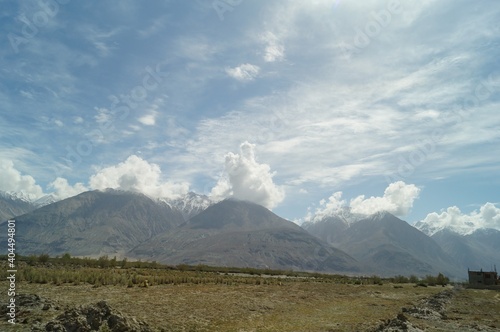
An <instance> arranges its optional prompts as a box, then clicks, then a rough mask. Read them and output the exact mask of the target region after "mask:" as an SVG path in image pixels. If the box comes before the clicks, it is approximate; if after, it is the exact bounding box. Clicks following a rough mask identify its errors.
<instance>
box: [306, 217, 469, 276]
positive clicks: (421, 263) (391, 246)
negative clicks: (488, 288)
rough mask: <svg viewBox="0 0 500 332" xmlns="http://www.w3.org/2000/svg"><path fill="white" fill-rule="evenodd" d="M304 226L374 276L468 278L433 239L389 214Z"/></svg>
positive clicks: (333, 219) (338, 219) (324, 221)
mask: <svg viewBox="0 0 500 332" xmlns="http://www.w3.org/2000/svg"><path fill="white" fill-rule="evenodd" d="M304 227H305V228H306V229H307V230H308V231H309V232H310V233H311V234H313V235H316V236H318V237H320V238H322V239H325V240H327V241H329V243H330V244H332V245H334V246H335V247H337V248H339V249H341V250H343V251H345V252H347V253H349V254H350V255H351V256H353V257H354V258H356V259H357V260H358V261H360V262H362V263H364V264H366V265H368V266H370V268H371V271H373V273H377V274H382V275H394V274H406V275H408V274H415V275H420V276H421V275H425V274H435V273H437V272H443V273H446V274H447V275H449V276H457V277H464V276H465V275H466V271H465V272H464V271H462V270H461V269H460V267H459V266H458V264H457V262H456V261H455V260H454V259H453V258H452V257H450V256H449V255H448V254H446V253H445V252H444V251H443V250H442V249H441V247H440V246H439V245H438V244H437V243H436V242H435V241H434V240H433V239H431V238H430V237H428V236H427V235H425V234H424V233H422V232H420V231H419V230H417V229H415V228H414V227H412V226H410V225H409V224H408V223H407V222H405V221H403V220H401V219H399V218H397V217H395V216H393V215H392V214H390V213H387V212H379V213H376V214H374V215H372V216H369V217H367V218H365V219H362V220H358V221H355V222H352V223H349V224H346V223H344V222H342V218H335V217H330V218H328V219H325V220H322V221H320V222H316V223H308V224H305V225H304Z"/></svg>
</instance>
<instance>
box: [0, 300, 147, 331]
mask: <svg viewBox="0 0 500 332" xmlns="http://www.w3.org/2000/svg"><path fill="white" fill-rule="evenodd" d="M16 301H17V304H18V315H17V317H18V320H19V322H20V323H19V324H18V325H15V326H13V327H12V329H13V330H14V331H51V332H91V331H103V332H104V331H109V332H153V331H154V330H153V329H151V328H150V327H149V326H148V324H146V323H145V322H142V321H138V320H137V319H135V318H132V317H127V316H126V315H124V314H122V313H120V312H119V311H117V310H115V309H112V308H111V307H110V306H109V305H108V303H106V301H99V302H97V303H95V304H91V305H87V306H78V307H74V308H67V309H63V308H62V307H61V306H60V305H58V304H57V303H55V302H53V301H50V300H48V299H45V298H42V297H40V296H38V295H36V294H19V295H18V296H17V299H16ZM3 308H4V307H2V314H4V315H5V314H6V312H5V309H3ZM57 312H61V313H60V314H58V315H57V316H56V317H55V318H53V319H51V320H49V321H48V322H46V321H45V320H44V318H46V317H47V316H49V315H50V314H54V313H57Z"/></svg>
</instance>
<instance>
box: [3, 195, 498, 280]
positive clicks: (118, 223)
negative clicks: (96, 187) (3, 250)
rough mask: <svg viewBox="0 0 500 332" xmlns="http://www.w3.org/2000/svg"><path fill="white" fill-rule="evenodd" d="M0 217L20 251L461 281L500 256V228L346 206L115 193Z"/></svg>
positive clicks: (11, 198) (26, 206)
mask: <svg viewBox="0 0 500 332" xmlns="http://www.w3.org/2000/svg"><path fill="white" fill-rule="evenodd" d="M0 217H1V219H0V220H7V219H9V218H14V217H15V219H16V237H17V249H18V252H19V253H21V254H40V253H49V254H51V255H61V254H63V253H66V252H69V253H71V254H72V255H75V256H93V257H96V256H101V255H111V256H117V257H128V258H131V259H143V260H156V261H158V262H163V263H167V264H207V265H218V266H240V267H258V268H271V269H293V270H305V271H323V272H344V273H358V274H378V275H384V276H390V275H396V274H403V275H410V274H415V275H418V276H423V275H426V274H436V273H438V272H443V273H445V274H447V275H449V276H451V277H455V278H460V279H463V278H465V277H466V271H467V268H471V269H480V268H483V269H489V268H490V267H492V266H493V265H494V264H496V263H497V262H498V261H499V260H500V257H499V252H500V251H499V249H500V231H497V230H493V229H480V230H477V231H475V232H473V233H471V234H467V235H464V234H458V233H456V232H453V231H452V230H448V229H442V230H440V231H437V232H433V233H427V234H426V229H425V228H423V229H421V230H420V229H418V226H419V224H418V223H417V224H416V225H415V226H411V225H409V224H408V223H407V222H405V221H403V220H401V219H399V218H397V217H395V216H393V215H391V214H390V213H387V212H379V213H375V214H373V215H371V216H366V215H359V214H353V213H351V211H350V210H349V209H348V208H343V209H339V210H338V211H337V213H333V214H331V215H328V216H319V217H316V218H314V219H313V220H314V221H311V222H305V223H303V224H302V227H300V226H298V225H297V224H295V223H293V222H291V221H288V220H285V219H283V218H280V217H279V216H277V215H275V214H274V213H272V212H271V211H269V210H268V209H266V208H264V207H262V206H259V205H257V204H253V203H250V202H245V201H239V200H235V199H226V200H224V201H221V202H213V201H212V200H211V199H210V198H209V197H207V196H203V195H197V194H195V193H188V194H187V195H185V196H183V197H179V198H176V199H173V200H172V199H153V198H150V197H148V196H145V195H143V194H139V193H133V192H126V191H118V190H112V189H108V190H105V191H90V192H84V193H81V194H79V195H77V196H74V197H70V198H67V199H64V200H61V201H57V200H56V199H55V197H54V196H50V197H49V196H47V197H44V198H43V199H42V200H32V199H30V197H26V196H23V195H15V194H12V193H0ZM3 225H5V222H4V223H3ZM0 227H3V226H2V223H0ZM4 234H6V232H2V233H1V234H0V240H1V241H5V235H4Z"/></svg>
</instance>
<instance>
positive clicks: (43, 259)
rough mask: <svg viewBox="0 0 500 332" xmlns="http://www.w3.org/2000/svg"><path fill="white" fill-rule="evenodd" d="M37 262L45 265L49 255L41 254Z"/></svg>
mask: <svg viewBox="0 0 500 332" xmlns="http://www.w3.org/2000/svg"><path fill="white" fill-rule="evenodd" d="M38 261H39V262H40V263H47V262H48V261H49V254H41V255H40V256H38Z"/></svg>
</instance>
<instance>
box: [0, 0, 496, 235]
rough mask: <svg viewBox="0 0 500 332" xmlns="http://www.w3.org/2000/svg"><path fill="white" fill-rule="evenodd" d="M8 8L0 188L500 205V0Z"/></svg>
mask: <svg viewBox="0 0 500 332" xmlns="http://www.w3.org/2000/svg"><path fill="white" fill-rule="evenodd" d="M0 16H1V17H0V31H1V32H2V38H1V43H2V45H1V47H0V55H1V56H0V68H1V69H0V112H1V113H0V129H1V134H0V135H1V141H0V156H1V163H2V164H1V168H2V175H1V178H0V190H4V191H24V192H26V193H30V194H32V195H34V196H40V195H43V194H44V193H51V192H55V193H56V194H57V195H58V196H59V197H60V198H63V197H67V196H70V195H72V194H76V193H78V192H81V191H83V190H88V189H102V188H104V187H106V186H109V187H116V188H122V189H134V190H139V191H143V192H145V193H147V194H149V195H151V196H164V197H175V196H177V195H181V194H182V193H185V192H186V191H189V190H192V191H195V192H198V193H204V194H211V195H212V196H213V197H219V198H223V197H227V196H230V195H233V196H236V197H240V198H244V199H249V200H254V201H256V202H259V203H261V204H263V205H266V206H268V207H270V208H273V211H274V212H276V213H277V214H279V215H281V216H283V217H286V218H289V219H292V220H293V219H301V218H304V217H305V216H306V214H307V211H308V209H309V211H310V212H312V213H314V211H316V209H320V210H321V209H324V208H325V207H326V206H327V204H326V203H324V202H325V201H335V200H337V199H338V198H339V197H341V200H344V202H343V203H342V204H345V205H349V204H351V203H349V202H350V201H351V200H354V199H356V198H357V200H356V202H358V203H359V204H358V203H353V204H354V205H352V206H356V207H358V208H360V209H361V208H367V207H370V208H371V209H373V210H377V209H379V208H380V209H382V208H388V209H389V210H391V209H392V210H394V211H399V212H400V213H399V214H400V216H401V217H402V218H403V219H405V220H408V221H409V222H415V221H417V220H421V219H424V218H426V216H427V215H428V214H430V213H433V212H436V213H437V214H440V213H441V215H440V218H441V219H442V220H444V219H446V218H448V219H449V218H451V217H450V216H449V215H444V214H442V211H445V210H446V209H448V208H449V207H452V206H456V207H458V208H459V209H460V210H461V213H463V215H460V218H461V219H460V220H461V221H463V220H465V219H467V218H470V217H471V213H472V217H474V218H476V217H477V216H476V214H481V211H480V209H481V207H484V206H485V204H486V203H487V202H490V203H492V204H493V207H495V206H496V207H498V206H500V204H498V202H500V191H499V185H500V176H499V175H500V169H499V162H500V144H499V143H500V130H499V128H500V113H499V112H498V108H499V107H498V106H499V105H500V104H499V103H500V97H499V96H500V94H499V91H500V66H499V60H498V59H499V57H498V54H499V50H500V47H499V41H500V23H499V20H498V17H500V3H498V2H496V1H492V0H491V1H476V2H474V3H471V2H469V1H451V0H448V1H446V0H440V1H437V0H436V1H432V0H428V1H420V2H418V3H416V2H415V3H411V4H408V3H406V2H404V1H394V0H391V1H363V2H354V1H339V0H331V1H326V0H325V1H322V0H315V1H280V0H276V1H249V0H241V1H240V0H232V1H229V0H227V1H225V2H224V1H222V0H221V1H217V0H216V1H213V0H206V1H205V0H197V1H148V2H139V1H120V2H117V1H91V2H80V1H68V0H64V1H63V0H60V1H56V0H47V1H23V2H3V5H2V13H1V14H0ZM398 181H399V182H398ZM401 181H402V182H401ZM391 183H399V185H398V186H393V187H391V188H392V189H391V190H393V191H391V190H390V191H391V193H392V194H390V195H389V194H386V195H385V196H384V191H385V190H386V188H389V187H390V184H391ZM336 192H342V196H338V195H337V196H335V197H336V198H335V199H333V200H332V199H331V200H329V197H333V196H332V195H333V194H334V193H336ZM360 195H364V197H363V196H362V197H360ZM391 195H392V196H391ZM323 199H324V200H325V201H323V203H324V204H320V201H321V200H323ZM356 204H358V205H356ZM391 204H392V205H391ZM495 204H496V205H495ZM401 206H403V208H401ZM490 208H491V206H490ZM490 210H491V209H490ZM474 211H476V212H474ZM488 211H489V210H488ZM492 211H493V212H492V213H493V215H492V216H491V215H486V214H485V217H484V218H490V219H491V220H490V221H491V222H493V221H494V222H498V223H499V226H498V227H499V228H500V209H498V208H494V209H493V210H492ZM485 213H486V212H485ZM490 214H491V213H490ZM452 219H453V218H452ZM492 220H493V221H492ZM491 222H490V224H491Z"/></svg>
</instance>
